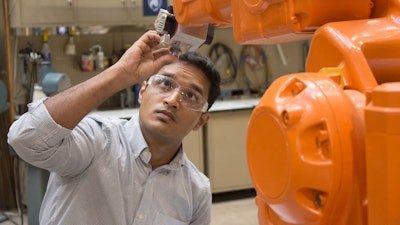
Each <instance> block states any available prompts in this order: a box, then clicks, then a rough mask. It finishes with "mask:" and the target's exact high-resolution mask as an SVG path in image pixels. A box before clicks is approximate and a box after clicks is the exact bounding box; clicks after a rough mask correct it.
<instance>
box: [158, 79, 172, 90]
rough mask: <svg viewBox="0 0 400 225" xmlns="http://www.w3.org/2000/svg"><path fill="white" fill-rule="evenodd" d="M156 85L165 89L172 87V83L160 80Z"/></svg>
mask: <svg viewBox="0 0 400 225" xmlns="http://www.w3.org/2000/svg"><path fill="white" fill-rule="evenodd" d="M157 83H158V85H160V86H163V87H167V88H169V87H171V86H172V82H171V81H170V80H168V79H160V80H159V81H158V82H157Z"/></svg>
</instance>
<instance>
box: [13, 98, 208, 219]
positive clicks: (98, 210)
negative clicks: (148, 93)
mask: <svg viewBox="0 0 400 225" xmlns="http://www.w3.org/2000/svg"><path fill="white" fill-rule="evenodd" d="M8 142H9V144H10V145H11V146H12V147H13V148H14V149H15V151H16V152H17V153H18V155H19V156H20V157H21V158H22V159H24V160H25V161H27V162H28V163H30V164H32V165H34V166H37V167H40V168H43V169H46V170H49V171H51V174H50V179H49V183H48V187H47V191H46V194H45V197H44V199H43V203H42V207H41V210H40V216H39V217H40V224H43V225H44V224H63V225H86V224H90V225H125V224H133V225H139V224H142V225H153V224H154V225H172V224H173V225H183V224H192V225H200V224H201V225H207V224H210V220H211V191H210V183H209V180H208V178H207V177H206V176H205V175H204V174H202V173H201V172H199V171H198V170H197V168H196V167H195V166H194V165H193V164H192V163H191V162H190V161H189V160H188V158H187V157H186V155H185V153H184V152H183V150H182V148H181V149H180V150H179V152H178V154H177V155H176V156H175V157H174V159H173V160H172V161H171V162H170V163H169V164H167V165H164V166H161V167H159V168H157V169H155V170H152V168H151V166H150V164H149V160H150V158H151V153H150V151H149V149H148V145H147V143H146V141H145V139H144V138H143V135H142V132H141V129H140V126H139V120H138V115H137V114H136V115H134V116H133V117H132V119H130V120H129V121H127V120H119V119H110V118H101V117H99V116H96V115H89V116H87V117H85V118H84V119H83V120H82V121H81V122H80V123H79V124H78V125H77V126H76V127H75V128H74V129H73V130H69V129H66V128H63V127H61V126H60V125H58V124H56V123H55V122H54V120H53V119H52V118H51V116H50V114H49V113H48V111H47V109H46V107H45V106H44V104H43V103H42V102H37V103H32V104H30V105H29V112H27V113H25V114H24V115H22V116H21V118H19V119H18V120H17V121H16V122H14V124H13V125H12V126H11V127H10V131H9V134H8Z"/></svg>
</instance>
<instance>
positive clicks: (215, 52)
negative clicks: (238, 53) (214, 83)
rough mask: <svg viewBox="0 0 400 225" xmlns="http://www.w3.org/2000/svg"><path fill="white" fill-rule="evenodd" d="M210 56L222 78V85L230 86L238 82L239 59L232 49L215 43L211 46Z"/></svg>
mask: <svg viewBox="0 0 400 225" xmlns="http://www.w3.org/2000/svg"><path fill="white" fill-rule="evenodd" d="M208 56H209V57H210V58H211V60H212V61H213V62H214V64H215V68H216V69H217V70H218V72H219V74H220V76H221V85H229V84H232V83H233V82H235V81H236V77H237V59H236V57H235V54H234V53H233V51H232V49H231V48H229V47H228V46H227V45H225V44H223V43H215V44H213V45H212V46H211V48H210V50H209V52H208Z"/></svg>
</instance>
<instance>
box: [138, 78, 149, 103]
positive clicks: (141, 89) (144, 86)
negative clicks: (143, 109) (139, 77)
mask: <svg viewBox="0 0 400 225" xmlns="http://www.w3.org/2000/svg"><path fill="white" fill-rule="evenodd" d="M146 88H147V82H146V81H143V82H142V86H141V87H140V90H139V97H138V102H139V104H141V103H142V95H143V93H144V92H145V90H146Z"/></svg>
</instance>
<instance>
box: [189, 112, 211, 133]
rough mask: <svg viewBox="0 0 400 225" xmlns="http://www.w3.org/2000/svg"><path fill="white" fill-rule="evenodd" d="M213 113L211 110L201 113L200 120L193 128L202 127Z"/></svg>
mask: <svg viewBox="0 0 400 225" xmlns="http://www.w3.org/2000/svg"><path fill="white" fill-rule="evenodd" d="M210 117H211V115H210V113H209V112H205V113H203V114H201V116H200V118H199V122H197V124H196V126H195V127H194V128H193V130H198V129H199V128H200V127H202V126H203V125H204V124H206V123H207V121H208V120H209V119H210Z"/></svg>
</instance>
